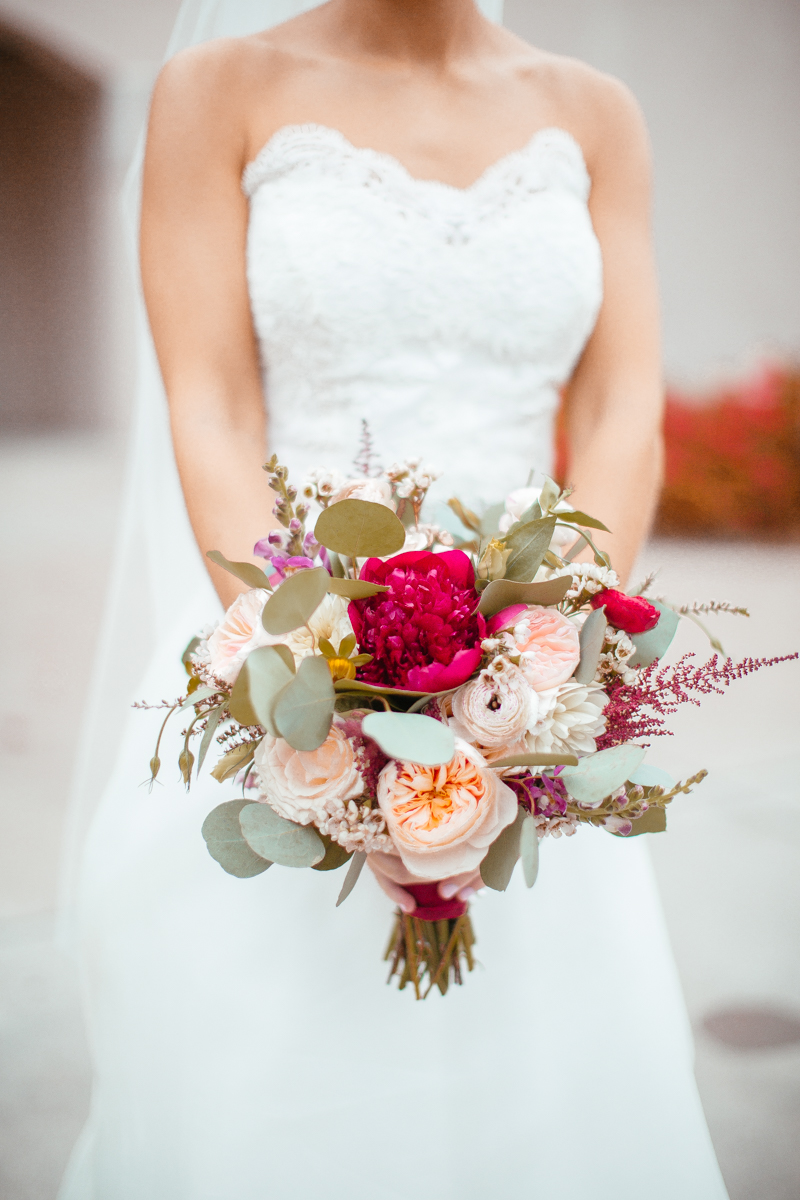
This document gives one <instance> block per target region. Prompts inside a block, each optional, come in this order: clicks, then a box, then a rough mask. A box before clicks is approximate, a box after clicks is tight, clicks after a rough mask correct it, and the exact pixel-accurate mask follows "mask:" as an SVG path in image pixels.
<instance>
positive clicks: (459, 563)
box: [349, 550, 486, 692]
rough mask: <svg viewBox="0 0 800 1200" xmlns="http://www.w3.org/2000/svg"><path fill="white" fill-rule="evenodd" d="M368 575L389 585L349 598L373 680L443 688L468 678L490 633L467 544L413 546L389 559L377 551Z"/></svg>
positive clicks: (364, 675) (364, 573)
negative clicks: (433, 549) (439, 550)
mask: <svg viewBox="0 0 800 1200" xmlns="http://www.w3.org/2000/svg"><path fill="white" fill-rule="evenodd" d="M361 578H362V579H368V580H370V582H372V583H382V584H384V586H386V587H388V588H389V591H388V592H381V593H379V595H377V596H370V597H369V599H367V600H354V601H353V603H352V604H351V605H350V609H349V612H350V620H351V622H352V624H353V629H354V630H355V634H356V637H357V638H358V645H359V649H360V650H361V651H362V652H363V653H366V654H371V655H372V656H373V657H372V662H370V663H368V664H367V665H366V666H365V667H364V668H363V669H362V670H361V671H360V672H359V678H360V679H363V680H364V681H365V682H366V683H375V684H380V685H382V686H385V687H400V688H409V689H410V690H412V691H419V692H440V691H444V690H445V689H446V688H456V687H458V686H459V685H460V684H462V683H464V681H465V680H466V679H469V677H470V675H471V674H472V673H473V671H475V670H476V669H477V667H478V665H479V663H480V660H481V641H482V639H483V637H484V636H485V633H486V625H485V622H484V619H483V617H482V616H481V615H480V614H479V613H478V612H477V607H478V599H479V597H478V593H477V592H476V591H475V587H474V584H475V574H474V571H473V569H472V563H471V561H470V559H469V558H468V556H467V555H466V554H464V552H463V551H462V550H447V551H445V552H444V553H443V554H431V553H430V552H428V551H425V550H411V551H408V552H406V553H404V554H395V555H394V557H392V558H389V559H387V560H386V562H383V561H381V559H379V558H370V559H367V561H366V562H365V563H364V566H363V567H362V568H361Z"/></svg>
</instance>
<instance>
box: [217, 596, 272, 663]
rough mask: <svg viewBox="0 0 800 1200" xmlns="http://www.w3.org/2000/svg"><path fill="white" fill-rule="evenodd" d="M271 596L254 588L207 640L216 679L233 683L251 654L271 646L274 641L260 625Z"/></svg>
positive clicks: (232, 608) (240, 598)
mask: <svg viewBox="0 0 800 1200" xmlns="http://www.w3.org/2000/svg"><path fill="white" fill-rule="evenodd" d="M269 595H270V593H269V592H268V591H267V590H266V588H253V590H252V591H250V592H242V594H241V596H237V597H236V599H235V600H234V602H233V604H232V605H231V606H230V608H229V609H228V611H227V612H226V613H225V616H224V617H223V618H222V620H221V621H220V623H219V624H218V625H217V627H216V628H215V630H214V632H213V633H212V634H211V636H210V637H209V639H208V667H209V670H210V671H211V673H212V675H214V676H215V677H216V678H217V679H224V680H225V682H226V683H233V682H234V681H235V679H236V677H237V675H238V674H239V672H240V671H241V669H242V664H243V663H244V660H245V659H246V658H247V656H248V654H249V653H250V652H251V650H255V649H256V648H257V647H258V646H272V645H274V644H275V642H276V641H277V640H278V639H277V638H274V637H271V636H270V635H269V634H268V633H267V631H266V629H265V628H264V626H263V625H262V624H261V613H262V610H263V608H264V605H265V603H266V601H267V599H268V597H269Z"/></svg>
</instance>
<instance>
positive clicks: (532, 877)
mask: <svg viewBox="0 0 800 1200" xmlns="http://www.w3.org/2000/svg"><path fill="white" fill-rule="evenodd" d="M519 853H520V858H521V859H522V874H523V876H524V877H525V886H526V887H529V888H532V887H533V885H534V884H535V883H536V876H537V875H538V874H539V834H538V833H537V832H536V822H535V821H534V819H533V817H532V816H531V814H530V813H528V815H527V816H526V818H525V820H524V821H523V822H522V829H521V830H520V835H519Z"/></svg>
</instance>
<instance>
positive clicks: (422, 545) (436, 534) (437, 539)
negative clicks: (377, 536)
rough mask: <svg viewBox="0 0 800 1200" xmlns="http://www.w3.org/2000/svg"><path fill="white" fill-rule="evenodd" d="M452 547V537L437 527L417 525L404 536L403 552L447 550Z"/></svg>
mask: <svg viewBox="0 0 800 1200" xmlns="http://www.w3.org/2000/svg"><path fill="white" fill-rule="evenodd" d="M452 546H453V535H452V533H450V532H449V531H448V530H447V529H440V528H439V526H438V525H424V524H419V525H416V526H414V528H412V529H409V531H408V533H407V534H406V540H405V545H404V546H403V552H404V553H405V551H407V550H434V551H435V550H438V549H442V550H449V549H451V548H452Z"/></svg>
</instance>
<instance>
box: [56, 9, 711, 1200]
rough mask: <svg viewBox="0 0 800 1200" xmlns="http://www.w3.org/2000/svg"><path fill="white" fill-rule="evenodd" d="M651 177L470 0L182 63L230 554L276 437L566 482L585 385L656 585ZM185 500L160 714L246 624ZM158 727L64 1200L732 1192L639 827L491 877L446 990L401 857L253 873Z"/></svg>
mask: <svg viewBox="0 0 800 1200" xmlns="http://www.w3.org/2000/svg"><path fill="white" fill-rule="evenodd" d="M231 2H232V3H234V4H235V0H231ZM301 6H302V5H297V6H296V8H297V7H301ZM267 23H268V17H267V14H266V13H264V19H263V22H262V29H263V25H266V24H267ZM649 187H650V185H649V154H648V145H647V137H646V134H645V131H644V128H643V124H642V119H641V116H640V114H639V111H638V109H637V107H636V104H635V102H634V101H633V100H632V98H631V97H630V95H629V94H628V92H627V91H626V90H625V88H624V87H622V86H621V85H620V84H619V83H617V82H615V81H614V80H612V79H609V78H608V77H606V76H603V75H600V74H599V73H598V72H596V71H594V70H592V69H590V68H589V67H587V66H585V65H583V64H581V63H579V62H576V61H573V60H568V59H564V58H560V57H558V56H555V55H552V54H548V53H545V52H543V51H541V50H538V49H534V48H533V47H531V46H528V45H526V44H525V43H523V42H521V41H520V40H519V39H518V38H516V37H514V36H512V35H511V34H510V33H508V32H507V31H505V30H503V29H502V28H501V27H499V26H497V25H495V24H492V23H491V22H490V21H488V20H487V19H486V18H485V17H484V16H483V15H482V14H481V13H480V11H479V10H478V9H477V8H475V7H474V5H473V2H472V0H330V2H329V3H327V4H324V5H323V6H322V7H319V8H314V9H312V10H311V11H308V12H305V13H303V14H302V15H300V16H297V17H295V18H294V19H292V20H289V21H287V22H286V23H284V24H281V25H278V26H277V27H274V28H271V29H269V30H267V31H262V32H258V33H255V34H252V35H249V36H241V37H232V38H223V39H213V40H211V41H208V42H206V43H205V44H203V45H199V46H195V47H194V48H191V49H188V50H186V51H184V52H183V53H180V54H178V55H177V56H175V57H173V58H172V59H171V61H170V62H169V63H168V64H167V66H166V67H165V69H164V70H163V72H162V74H161V76H160V78H159V80H158V83H157V85H156V89H155V93H154V96H153V103H152V111H151V117H150V125H149V132H148V139H147V150H146V158H145V167H144V182H143V198H142V212H141V266H142V278H143V284H144V294H145V299H146V303H147V311H148V316H149V321H150V327H151V329H152V335H153V339H154V342H155V347H156V350H157V354H158V362H159V364H160V369H161V375H162V377H163V382H164V386H165V389H166V394H167V396H168V399H169V414H170V421H171V430H172V439H173V444H174V451H175V458H176V460H177V466H178V470H179V472H180V481H181V485H182V489H183V496H184V497H185V505H186V510H188V515H189V518H190V520H191V526H192V529H193V531H194V535H195V538H196V543H197V546H199V548H200V550H201V551H203V552H204V551H206V550H208V549H212V548H218V549H221V550H223V551H224V553H225V554H226V555H227V556H228V557H229V558H232V559H237V558H238V559H246V558H249V557H251V555H252V547H253V544H254V543H255V542H256V541H257V540H258V539H259V538H262V537H263V536H264V535H265V533H266V532H267V530H268V528H269V526H270V523H271V518H270V512H271V508H272V503H271V499H270V495H269V493H268V490H267V487H266V482H265V480H266V477H265V475H264V472H263V471H262V469H261V468H262V464H263V462H264V461H265V460H266V459H267V457H268V456H269V454H270V453H271V452H272V451H273V450H275V451H277V452H278V454H279V456H280V458H281V461H282V462H286V463H288V464H289V466H290V469H291V472H292V478H293V479H294V481H295V482H296V483H298V484H300V483H302V478H303V475H304V473H305V472H306V471H307V470H308V469H309V468H311V467H313V466H320V465H322V466H331V467H334V468H338V469H340V470H347V468H348V466H349V465H350V463H351V461H352V459H353V456H354V453H355V451H356V449H357V443H358V436H359V430H360V426H361V421H362V419H364V418H366V419H367V420H368V421H369V423H370V426H371V428H372V432H373V435H374V440H375V445H376V449H377V451H378V452H379V453H382V454H384V455H387V456H391V457H392V458H395V457H402V456H408V455H411V454H413V453H415V452H416V453H420V452H422V453H424V454H425V455H426V456H430V458H432V459H434V460H435V461H437V462H438V463H439V465H440V466H441V467H442V468H443V470H444V471H445V472H446V482H447V486H448V487H449V488H451V489H452V492H454V493H457V494H460V495H461V496H462V497H463V498H464V499H465V500H468V501H469V500H471V501H472V502H473V503H480V502H481V501H483V500H491V499H496V498H498V497H500V496H502V495H504V494H505V493H506V492H507V491H508V490H510V488H512V487H515V486H521V485H523V484H524V483H525V481H526V478H527V477H528V474H529V471H530V470H531V469H533V468H535V469H536V470H537V471H538V472H547V471H549V470H550V469H551V463H552V452H553V416H554V411H555V408H556V404H557V399H558V392H559V389H560V388H561V386H562V385H564V384H565V383H568V385H569V405H568V413H569V421H568V434H569V447H570V463H571V468H570V469H571V476H572V478H573V479H574V481H575V483H576V485H577V486H576V494H575V500H576V503H577V505H578V507H580V508H581V509H587V510H589V511H590V512H592V513H594V514H596V515H597V516H598V517H600V518H601V519H602V520H603V521H605V523H606V524H607V525H608V526H609V528H611V529H612V530H613V531H614V535H613V538H610V539H609V541H608V543H607V545H608V546H609V549H610V551H611V553H612V555H613V559H614V562H615V565H616V566H617V568H618V569H619V570H620V572H621V574H622V575H623V576H624V575H625V574H626V573H627V572H628V571H629V569H630V567H631V565H632V562H633V559H634V557H635V555H636V552H637V549H638V547H639V544H640V542H641V541H642V538H643V537H644V536H645V534H646V531H647V528H648V523H649V520H650V517H651V513H652V510H653V505H654V501H655V496H656V491H657V487H658V479H659V467H660V446H659V424H660V406H661V377H660V367H659V353H658V319H657V301H656V287H655V280H654V269H653V257H652V251H651V245H650V231H649ZM156 426H157V422H156ZM156 426H154V428H156ZM142 428H143V429H146V427H144V426H143V427H142ZM139 445H140V450H139V461H140V463H141V464H144V466H145V468H146V466H147V465H148V464H150V465H151V464H152V461H153V460H155V459H157V458H158V447H157V439H156V438H155V434H154V435H153V440H150V438H149V436H148V435H147V434H146V432H145V433H142V432H141V430H140V439H139ZM165 461H166V460H165ZM162 465H163V464H162ZM164 470H166V471H167V473H168V472H169V470H170V467H169V464H167V466H166V467H164ZM156 495H157V493H155V492H153V491H152V490H148V489H146V488H142V490H141V492H140V497H141V506H142V507H146V506H147V505H149V506H150V510H151V518H152V519H151V523H150V530H151V534H150V538H149V541H148V544H147V546H146V547H145V548H144V552H143V553H142V554H141V555H140V556H139V558H138V560H134V561H137V562H138V563H139V564H140V569H141V570H142V571H144V570H145V569H146V560H145V553H146V554H148V555H149V556H150V561H151V562H152V561H159V560H158V555H159V554H160V555H161V560H160V561H163V562H164V563H167V562H168V561H169V562H170V563H172V566H171V567H169V568H168V567H165V568H164V571H163V575H164V577H166V575H167V574H168V572H169V570H172V571H173V576H172V577H171V579H172V582H171V583H170V585H169V589H171V596H172V599H171V603H172V604H173V608H174V614H173V615H174V616H175V619H174V621H172V622H171V627H170V628H169V630H167V631H166V632H165V633H164V636H163V637H162V638H161V640H160V644H159V646H158V649H157V650H156V651H155V652H154V653H153V655H152V656H151V660H150V662H149V665H148V666H147V669H146V670H145V671H144V674H143V678H140V679H138V680H137V686H136V696H137V697H140V696H147V697H150V698H153V699H156V698H160V697H162V696H164V697H172V696H176V695H179V694H180V693H181V691H182V690H183V687H184V684H183V683H182V668H181V664H180V654H181V651H182V649H183V647H184V645H185V643H186V642H187V641H188V639H189V637H190V636H191V635H192V633H193V632H195V630H196V627H197V626H198V625H199V624H204V623H206V622H207V621H209V620H213V619H216V618H217V617H218V615H219V612H220V609H219V604H218V601H216V600H214V599H212V596H211V594H210V590H209V589H208V588H206V587H204V585H203V584H202V583H201V582H195V581H196V580H199V569H200V568H199V564H200V562H201V559H200V556H199V554H198V553H197V550H196V549H195V548H194V546H193V545H192V544H191V543H190V541H189V537H188V526H187V527H186V530H187V532H182V530H183V528H184V527H183V526H181V523H180V522H181V520H183V519H184V518H183V517H179V518H178V519H177V525H176V524H175V522H174V521H173V520H172V519H171V518H170V517H169V514H168V501H167V500H164V502H163V505H162V504H161V503H160V502H159V501H158V500H157V499H155V497H156ZM134 508H136V506H135V505H134ZM175 561H178V562H179V563H180V564H183V566H182V567H181V570H180V571H179V570H178V569H177V568H176V567H175V566H174V562H175ZM209 570H210V573H211V577H212V579H213V583H214V587H215V588H216V591H217V593H218V596H219V600H221V601H222V604H223V605H227V604H229V603H230V602H231V601H232V600H233V599H234V598H235V596H236V594H237V592H238V591H239V588H240V585H238V584H237V583H236V581H235V580H233V579H232V577H231V576H230V575H227V574H224V573H223V572H221V571H219V570H218V569H217V568H215V567H213V566H210V567H209ZM178 576H180V578H178ZM176 580H177V582H176ZM159 585H160V586H162V588H164V589H167V584H166V583H165V582H164V579H160V580H159ZM169 589H167V590H169ZM176 596H179V597H180V605H178V602H177V600H176ZM179 610H180V611H179ZM168 624H170V622H168ZM127 646H128V657H129V658H133V659H136V660H137V661H138V658H137V650H136V646H135V645H134V644H133V643H132V642H128V643H127ZM121 657H125V656H124V655H121ZM183 680H184V682H185V676H183ZM157 719H158V714H157V713H142V712H137V713H134V714H132V716H131V718H130V720H129V722H128V724H127V726H126V729H125V733H124V736H123V738H122V742H121V745H120V746H119V751H118V755H117V760H116V766H115V768H114V771H113V773H112V777H111V780H110V783H109V784H108V786H107V788H106V790H105V793H104V795H103V798H102V800H101V802H100V804H99V807H98V809H97V812H96V814H95V816H94V819H93V822H92V825H91V829H90V831H89V834H88V837H87V839H86V842H85V848H84V851H83V857H82V866H81V881H80V887H79V892H78V905H77V909H78V917H79V925H78V928H79V945H80V952H81V961H82V969H83V974H84V981H85V992H86V999H87V1013H88V1020H89V1027H90V1035H91V1042H92V1050H93V1055H94V1062H95V1092H94V1100H93V1105H92V1111H91V1117H90V1120H89V1123H88V1126H87V1128H86V1130H85V1132H84V1135H83V1137H82V1138H81V1141H80V1142H79V1144H78V1146H77V1147H76V1150H75V1153H74V1155H73V1159H72V1162H71V1164H70V1167H69V1169H68V1172H67V1176H66V1178H65V1181H64V1184H63V1187H62V1192H61V1200H266V1198H274V1200H288V1198H290V1197H291V1198H298V1200H305V1198H306V1197H311V1196H321V1197H325V1198H326V1200H339V1198H341V1200H345V1198H347V1200H412V1198H413V1200H416V1198H417V1197H423V1198H424V1200H479V1198H480V1200H485V1198H486V1197H493V1198H494V1197H498V1198H502V1200H511V1198H512V1197H520V1198H523V1197H530V1198H531V1200H534V1198H535V1200H644V1198H645V1197H646V1198H647V1200H676V1198H677V1197H684V1198H685V1200H724V1197H725V1189H724V1185H723V1183H722V1180H721V1177H720V1174H719V1169H718V1167H717V1164H716V1160H715V1158H714V1153H713V1149H712V1147H711V1143H710V1140H709V1136H708V1132H707V1129H706V1125H705V1121H704V1117H703V1113H702V1109H701V1107H700V1103H699V1099H698V1096H697V1091H696V1088H695V1083H694V1079H693V1075H692V1046H691V1036H690V1031H689V1028H688V1022H687V1018H686V1014H685V1010H684V1007H683V1002H682V998H681V995H680V991H679V987H678V984H677V980H676V975H675V970H674V966H673V964H672V959H671V955H670V950H669V946H668V942H667V939H666V934H665V930H664V926H663V921H662V917H661V915H660V911H659V906H658V901H657V898H656V895H655V891H654V886H653V882H652V878H651V874H650V868H649V865H648V861H647V855H646V850H645V848H644V846H643V839H636V840H635V841H632V842H630V843H628V842H625V841H623V840H622V839H617V838H612V837H609V836H607V835H606V834H604V833H602V832H600V831H595V830H584V831H582V832H581V833H580V834H579V835H578V837H576V838H575V840H574V842H571V843H569V844H565V843H564V842H563V841H561V842H559V841H556V840H554V839H548V842H547V843H546V844H545V845H544V846H543V852H542V858H543V865H542V869H541V875H540V881H539V883H538V884H537V886H536V888H535V889H534V891H533V892H532V893H527V892H526V891H525V890H524V888H523V887H522V885H521V883H520V881H519V880H518V879H516V878H515V879H514V881H513V882H512V886H511V888H510V889H509V892H508V893H507V895H505V896H500V897H498V896H497V895H495V894H489V895H487V894H482V895H481V896H479V897H478V898H477V899H476V900H475V902H474V905H473V914H474V923H475V926H476V932H477V937H478V951H479V956H480V959H481V962H482V964H483V965H484V967H485V969H484V970H480V969H479V970H477V971H476V972H475V973H473V975H471V976H470V977H469V978H468V980H467V982H466V986H464V987H463V988H456V989H452V990H451V992H450V993H449V994H448V996H447V997H446V999H444V1000H440V999H439V998H438V997H433V998H431V999H430V1000H428V1001H427V1002H426V1003H425V1004H416V1003H414V1002H413V1000H411V999H410V997H409V996H408V994H407V993H402V994H401V993H399V992H397V991H396V990H393V989H391V988H388V987H386V986H385V984H384V979H383V972H382V970H381V969H380V966H379V962H378V960H379V955H380V952H381V951H382V949H383V944H384V940H385V937H386V936H387V933H388V929H389V926H390V921H391V911H392V906H391V904H390V902H389V901H388V900H387V898H386V897H385V896H384V895H383V894H382V893H381V892H380V890H379V888H378V886H377V884H376V882H375V880H374V879H373V878H371V877H369V878H368V877H367V876H363V877H362V880H361V882H360V884H359V886H358V887H357V888H356V890H355V892H354V893H353V895H352V897H351V898H350V899H349V900H348V901H347V903H346V904H345V905H344V906H343V907H342V908H340V909H338V910H337V909H336V908H335V907H334V902H335V897H336V893H337V892H338V889H339V886H340V882H341V881H340V879H339V878H338V877H336V876H335V875H334V874H333V873H321V874H317V873H313V872H299V871H294V872H293V871H291V870H286V869H283V868H278V869H275V870H272V871H269V872H267V873H266V874H264V875H261V876H259V877H257V878H254V879H249V880H239V879H234V878H232V877H231V876H228V875H226V874H225V873H224V872H223V871H222V870H221V869H220V868H219V867H218V865H217V864H216V863H215V862H213V861H212V859H211V858H210V857H209V856H208V854H207V852H206V849H205V846H204V844H203V841H202V838H201V837H200V832H199V830H200V825H201V823H202V819H203V817H204V816H205V814H206V813H207V812H208V811H209V810H210V809H211V808H212V807H214V806H215V805H216V804H218V803H220V802H221V801H222V800H224V799H227V798H228V794H229V792H230V788H228V790H227V791H226V789H225V788H224V787H223V788H220V786H219V785H218V784H217V783H215V782H214V781H213V780H211V779H210V777H209V776H208V775H204V776H203V777H201V779H200V780H199V781H198V783H197V785H196V786H193V788H192V791H191V792H190V793H189V794H186V793H185V792H184V790H183V788H182V787H181V786H180V783H179V781H176V780H174V779H173V778H172V776H171V773H170V770H169V768H168V767H167V766H165V767H164V768H162V775H161V778H163V779H164V786H162V787H158V788H156V789H155V790H154V791H153V793H152V794H151V795H147V794H146V793H145V792H143V790H142V789H141V788H140V787H139V786H138V785H139V782H140V780H141V778H142V775H143V773H144V771H145V769H146V762H147V760H148V759H149V757H150V753H151V746H152V743H153V741H154V738H153V732H154V722H156V721H157ZM171 736H172V738H173V739H177V737H178V731H177V729H175V730H173V732H172V735H171ZM176 746H177V742H174V744H170V745H168V746H165V748H164V749H163V750H162V755H161V756H162V759H163V761H164V763H165V764H171V763H172V762H174V761H175V759H176V758H177V748H176Z"/></svg>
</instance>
